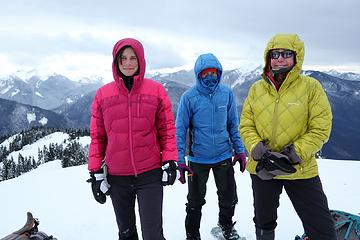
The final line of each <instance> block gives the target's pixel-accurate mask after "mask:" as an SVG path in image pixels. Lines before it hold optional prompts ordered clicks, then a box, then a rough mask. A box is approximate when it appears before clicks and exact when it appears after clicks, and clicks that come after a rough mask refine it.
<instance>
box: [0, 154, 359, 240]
mask: <svg viewBox="0 0 360 240" xmlns="http://www.w3.org/2000/svg"><path fill="white" fill-rule="evenodd" d="M318 163H319V169H320V177H321V179H322V183H323V188H324V191H325V193H326V194H327V197H328V203H329V207H330V208H331V209H336V210H342V211H346V212H350V213H353V214H358V213H360V208H359V204H358V203H359V202H360V194H359V191H357V190H356V189H358V183H359V182H360V175H359V174H358V169H359V168H360V161H335V160H326V159H320V160H318ZM235 175H236V181H237V192H238V198H239V203H238V204H237V207H236V211H235V216H234V220H235V221H237V223H236V225H235V227H236V229H237V230H238V232H239V234H240V235H241V236H244V237H246V238H247V239H248V240H255V234H254V223H253V221H252V217H253V198H252V190H251V181H250V176H249V174H248V173H243V174H241V173H240V170H239V169H238V166H237V167H236V171H235ZM334 176H336V177H334ZM88 178H89V175H88V171H87V166H86V165H82V166H76V167H69V168H65V169H63V168H61V163H60V161H53V162H48V163H46V164H43V165H40V166H39V167H38V168H37V169H35V170H33V171H31V172H28V173H25V174H23V175H21V176H20V177H17V178H15V179H11V180H7V181H4V182H0V192H1V193H2V197H1V198H0V206H1V208H0V209H1V216H2V218H1V220H0V223H1V228H0V237H4V236H6V235H7V234H9V233H11V232H13V231H15V230H17V229H19V228H20V227H21V226H22V225H23V224H24V222H25V218H26V212H27V211H30V212H32V213H33V215H34V216H35V217H36V218H38V219H39V220H40V225H39V227H38V228H39V230H40V231H44V232H46V233H48V234H52V235H54V237H57V238H58V239H77V240H88V239H92V240H103V239H117V237H118V236H117V226H116V220H115V215H114V213H113V209H112V205H111V201H110V199H109V198H107V202H106V203H105V204H104V205H101V204H98V203H97V202H96V201H95V200H94V199H93V196H92V192H91V190H90V184H88V183H86V179H88ZM207 186H208V189H207V195H206V204H205V206H204V207H203V215H202V222H201V229H200V232H201V235H202V239H212V237H211V235H210V230H211V228H212V227H213V226H215V225H216V223H217V209H218V206H217V197H216V189H215V183H214V180H213V177H212V174H210V178H209V181H208V184H207ZM186 194H187V185H186V184H184V185H182V184H180V183H179V182H178V181H177V182H176V183H175V184H174V185H173V186H167V187H165V190H164V208H163V219H164V234H165V237H166V239H169V240H181V239H184V238H185V228H184V221H185V203H186ZM137 226H138V230H139V231H140V222H139V215H138V212H137ZM302 233H303V229H302V225H301V222H300V220H299V219H298V217H297V215H296V213H295V211H294V209H293V207H292V205H291V202H290V201H289V199H288V197H287V195H286V193H285V192H283V193H282V195H281V198H280V207H279V209H278V226H277V229H276V239H281V240H282V239H284V240H285V239H294V236H295V235H297V234H302ZM140 239H142V238H141V234H140Z"/></svg>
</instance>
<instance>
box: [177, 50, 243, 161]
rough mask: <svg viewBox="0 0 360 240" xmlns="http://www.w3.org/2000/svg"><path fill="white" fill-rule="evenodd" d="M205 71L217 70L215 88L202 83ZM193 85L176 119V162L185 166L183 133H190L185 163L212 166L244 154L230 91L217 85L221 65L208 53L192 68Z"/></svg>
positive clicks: (182, 100) (183, 96) (232, 95)
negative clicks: (200, 75)
mask: <svg viewBox="0 0 360 240" xmlns="http://www.w3.org/2000/svg"><path fill="white" fill-rule="evenodd" d="M206 68H216V69H217V70H218V84H217V85H216V87H215V88H209V87H206V86H205V85H204V84H202V82H201V81H202V79H201V78H200V77H199V74H200V73H201V71H202V70H204V69H206ZM194 72H195V77H196V85H195V86H193V87H192V88H190V89H189V90H187V91H186V92H185V93H184V94H183V95H182V96H181V99H180V103H179V108H178V111H177V117H176V141H177V146H178V152H179V162H180V163H185V151H186V134H187V131H188V130H189V132H190V149H189V150H190V151H189V156H188V160H189V161H191V162H196V163H202V164H213V163H217V162H220V161H223V160H225V159H227V158H230V157H231V156H232V155H233V150H234V151H235V153H243V152H245V148H244V144H243V142H242V140H241V138H240V134H239V130H238V126H239V114H238V111H237V108H236V103H235V96H234V94H233V93H232V91H231V89H230V88H229V87H227V86H225V85H223V84H221V83H220V79H221V74H222V66H221V64H220V62H219V61H218V59H217V58H216V57H215V56H214V55H213V54H211V53H208V54H203V55H200V56H199V58H198V59H197V61H196V63H195V67H194Z"/></svg>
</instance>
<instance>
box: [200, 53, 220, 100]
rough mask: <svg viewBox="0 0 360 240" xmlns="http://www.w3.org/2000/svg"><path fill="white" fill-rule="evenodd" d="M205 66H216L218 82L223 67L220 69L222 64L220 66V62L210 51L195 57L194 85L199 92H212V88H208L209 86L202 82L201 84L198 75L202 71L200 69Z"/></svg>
mask: <svg viewBox="0 0 360 240" xmlns="http://www.w3.org/2000/svg"><path fill="white" fill-rule="evenodd" d="M206 68H216V69H217V70H218V79H219V83H220V80H221V75H222V70H223V69H222V66H221V63H220V62H219V60H218V59H217V58H216V57H215V55H214V54H212V53H206V54H201V55H200V56H199V57H198V58H197V60H196V62H195V66H194V72H195V78H196V87H197V88H198V89H199V90H200V91H201V92H205V93H210V92H213V91H214V89H209V88H207V87H205V86H203V84H201V81H202V79H201V77H200V73H201V72H202V70H204V69H206ZM219 83H218V85H219ZM218 85H217V86H218ZM217 86H216V88H217Z"/></svg>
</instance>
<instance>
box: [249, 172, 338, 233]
mask: <svg viewBox="0 0 360 240" xmlns="http://www.w3.org/2000/svg"><path fill="white" fill-rule="evenodd" d="M251 180H252V189H253V197H254V213H255V217H254V219H253V220H254V223H255V227H256V229H257V230H264V231H272V230H274V229H275V228H276V225H277V223H276V220H277V208H278V207H279V199H280V194H281V192H282V189H283V188H284V189H285V191H286V193H287V195H288V196H289V199H290V200H291V202H292V204H293V206H294V208H295V211H296V213H297V215H298V216H299V217H300V220H301V222H302V224H303V227H304V231H305V233H306V235H307V236H308V237H310V239H311V240H336V233H335V223H334V221H333V219H332V217H331V214H330V211H329V207H328V203H327V199H326V196H325V193H324V191H323V189H322V184H321V181H320V178H319V176H316V177H313V178H310V179H299V180H280V179H271V180H261V179H260V178H259V177H257V176H256V175H254V174H251Z"/></svg>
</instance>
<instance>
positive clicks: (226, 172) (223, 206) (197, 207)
mask: <svg viewBox="0 0 360 240" xmlns="http://www.w3.org/2000/svg"><path fill="white" fill-rule="evenodd" d="M189 166H190V168H191V169H192V170H193V172H194V174H193V175H192V176H189V177H188V195H187V200H188V202H187V204H186V219H185V229H186V233H187V235H190V236H200V233H199V229H200V221H201V208H202V206H203V205H204V204H205V202H206V201H205V195H206V183H207V181H208V178H209V173H210V170H211V169H212V171H213V174H214V179H215V184H216V188H217V195H218V204H219V222H220V223H222V224H224V225H225V224H227V223H229V222H232V217H233V216H234V212H235V205H236V203H237V202H238V198H237V193H236V182H235V178H234V168H233V166H232V163H231V159H226V160H225V161H222V162H219V163H216V164H198V163H193V162H190V163H189Z"/></svg>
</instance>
